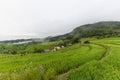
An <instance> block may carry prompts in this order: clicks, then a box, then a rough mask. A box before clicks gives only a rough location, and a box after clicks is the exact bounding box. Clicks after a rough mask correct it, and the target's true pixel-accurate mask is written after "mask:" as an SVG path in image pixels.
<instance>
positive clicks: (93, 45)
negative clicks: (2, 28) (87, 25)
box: [0, 38, 120, 80]
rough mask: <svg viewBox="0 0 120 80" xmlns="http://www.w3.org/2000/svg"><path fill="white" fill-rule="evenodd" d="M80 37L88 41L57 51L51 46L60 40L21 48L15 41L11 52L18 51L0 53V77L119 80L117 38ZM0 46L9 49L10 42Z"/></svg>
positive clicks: (14, 79)
mask: <svg viewBox="0 0 120 80" xmlns="http://www.w3.org/2000/svg"><path fill="white" fill-rule="evenodd" d="M81 40H82V41H86V40H88V41H89V43H82V42H78V43H75V44H73V45H69V46H66V47H63V48H61V49H59V50H56V51H54V50H52V49H53V48H54V47H55V46H56V45H58V44H59V43H60V42H57V41H56V42H48V43H41V44H29V45H30V46H27V45H25V44H24V47H23V45H22V48H21V47H19V46H17V45H16V46H17V47H16V46H14V49H16V50H17V51H18V52H15V50H14V51H12V52H11V53H13V52H15V53H17V54H14V53H13V54H11V53H9V54H0V80H120V38H103V39H94V38H83V39H81ZM1 46H2V48H1V49H2V51H4V52H2V51H0V52H1V53H7V52H10V50H11V49H12V47H11V46H12V44H1ZM26 46H27V47H26ZM3 47H4V48H3ZM6 47H7V48H8V49H9V50H7V51H6V49H5V48H6ZM18 48H19V49H18ZM33 48H34V49H35V50H33ZM39 49H40V50H39ZM42 49H50V50H49V51H48V50H46V52H42ZM35 51H36V52H35ZM20 53H26V54H20ZM33 53H34V54H33Z"/></svg>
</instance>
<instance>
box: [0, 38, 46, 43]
mask: <svg viewBox="0 0 120 80" xmlns="http://www.w3.org/2000/svg"><path fill="white" fill-rule="evenodd" d="M44 41H45V39H44V38H31V39H16V40H4V41H0V43H13V44H23V43H31V42H44Z"/></svg>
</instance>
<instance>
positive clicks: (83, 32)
mask: <svg viewBox="0 0 120 80" xmlns="http://www.w3.org/2000/svg"><path fill="white" fill-rule="evenodd" d="M113 36H120V22H117V21H104V22H98V23H94V24H86V25H82V26H79V27H77V28H75V29H74V30H73V31H72V32H70V33H68V34H65V35H60V36H56V37H52V38H47V39H49V40H50V41H56V40H70V39H75V38H86V37H96V38H104V37H113Z"/></svg>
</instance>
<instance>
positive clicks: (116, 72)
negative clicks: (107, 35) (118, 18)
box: [69, 38, 120, 80]
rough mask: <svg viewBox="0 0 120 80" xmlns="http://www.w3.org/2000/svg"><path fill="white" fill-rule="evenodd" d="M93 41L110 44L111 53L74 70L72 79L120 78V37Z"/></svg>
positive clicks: (118, 79) (100, 79) (70, 75)
mask: <svg viewBox="0 0 120 80" xmlns="http://www.w3.org/2000/svg"><path fill="white" fill-rule="evenodd" d="M93 43H98V44H102V45H106V46H108V47H109V48H110V49H109V54H108V55H107V56H106V57H105V58H104V59H102V60H99V61H91V62H89V63H87V64H85V65H83V66H82V67H79V68H78V69H76V70H72V71H71V72H70V73H69V78H70V80H120V58H119V57H120V54H119V53H120V50H119V49H120V45H119V43H120V39H119V38H114V39H113V38H112V39H103V40H98V41H95V42H93ZM88 66H89V67H88Z"/></svg>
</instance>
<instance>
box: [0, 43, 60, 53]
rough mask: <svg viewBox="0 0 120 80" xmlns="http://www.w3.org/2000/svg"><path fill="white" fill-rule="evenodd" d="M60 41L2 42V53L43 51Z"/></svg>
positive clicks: (0, 51)
mask: <svg viewBox="0 0 120 80" xmlns="http://www.w3.org/2000/svg"><path fill="white" fill-rule="evenodd" d="M58 44H59V43H58V42H51V43H49V42H48V43H25V44H0V53H5V54H29V53H41V52H44V50H45V49H50V48H53V47H54V46H56V45H58Z"/></svg>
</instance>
